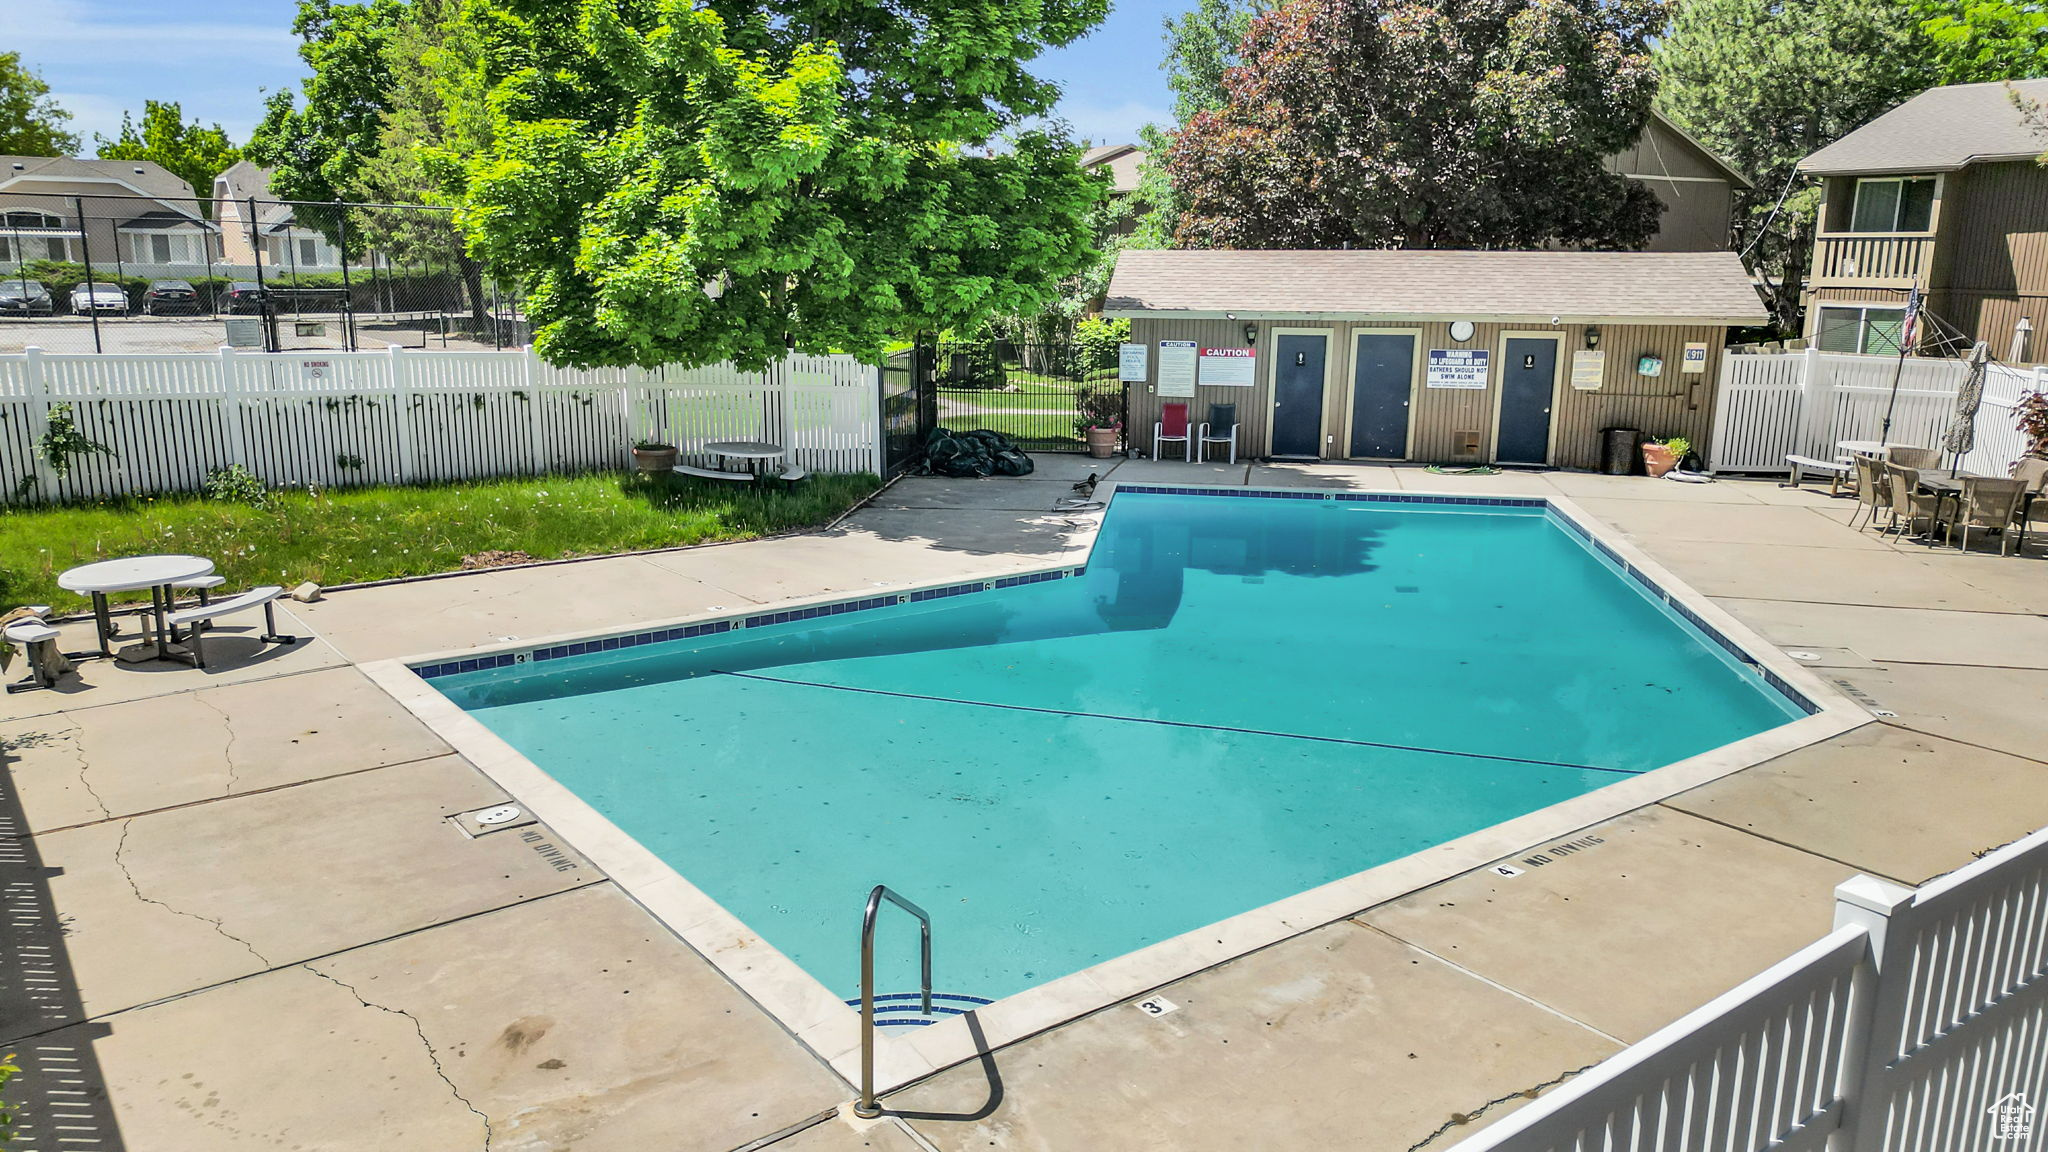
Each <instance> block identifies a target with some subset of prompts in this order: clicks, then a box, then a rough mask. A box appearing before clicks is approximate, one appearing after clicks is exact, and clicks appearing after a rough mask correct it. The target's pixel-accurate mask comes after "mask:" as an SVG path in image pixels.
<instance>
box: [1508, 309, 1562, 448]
mask: <svg viewBox="0 0 2048 1152" xmlns="http://www.w3.org/2000/svg"><path fill="white" fill-rule="evenodd" d="M1502 359H1503V360H1505V361H1506V363H1503V364H1502V365H1501V372H1500V433H1499V435H1497V436H1496V437H1495V438H1494V447H1493V459H1494V462H1495V463H1498V464H1548V463H1550V401H1551V397H1552V396H1553V395H1554V394H1555V393H1556V391H1557V341H1555V340H1518V339H1514V338H1512V337H1510V338H1509V340H1508V346H1507V355H1506V356H1504V357H1502Z"/></svg>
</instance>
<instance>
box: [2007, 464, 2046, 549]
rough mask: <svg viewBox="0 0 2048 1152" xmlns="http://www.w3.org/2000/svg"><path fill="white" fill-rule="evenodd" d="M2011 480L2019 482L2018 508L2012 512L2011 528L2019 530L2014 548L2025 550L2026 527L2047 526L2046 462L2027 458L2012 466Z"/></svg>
mask: <svg viewBox="0 0 2048 1152" xmlns="http://www.w3.org/2000/svg"><path fill="white" fill-rule="evenodd" d="M2012 478H2013V479H2014V480H2017V481H2019V482H2020V489H2021V491H2020V502H2019V506H2018V507H2016V508H2014V509H2013V510H2012V522H2013V526H2014V527H2015V528H2017V529H2019V540H2018V543H2016V544H2015V545H2014V548H2015V549H2016V550H2018V551H2020V552H2025V551H2026V549H2027V527H2028V526H2029V525H2032V524H2048V460H2040V459H2034V458H2029V459H2026V460H2022V461H2020V462H2019V463H2017V464H2014V465H2013V466H2012Z"/></svg>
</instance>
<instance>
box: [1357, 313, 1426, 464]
mask: <svg viewBox="0 0 2048 1152" xmlns="http://www.w3.org/2000/svg"><path fill="white" fill-rule="evenodd" d="M1414 380H1415V337H1414V336H1411V335H1409V334H1407V333H1402V332H1360V333H1359V334H1358V355H1357V356H1355V357H1353V358H1352V367H1351V453H1350V454H1351V455H1352V456H1353V457H1363V458H1366V459H1378V460H1399V459H1402V458H1403V457H1405V456H1407V455H1408V393H1409V386H1410V385H1411V384H1412V383H1413V382H1414Z"/></svg>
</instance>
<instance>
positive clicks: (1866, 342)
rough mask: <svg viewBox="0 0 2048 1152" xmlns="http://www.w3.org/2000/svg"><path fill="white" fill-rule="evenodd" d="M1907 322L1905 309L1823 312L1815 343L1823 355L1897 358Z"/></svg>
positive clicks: (1850, 309) (1849, 309)
mask: <svg viewBox="0 0 2048 1152" xmlns="http://www.w3.org/2000/svg"><path fill="white" fill-rule="evenodd" d="M1905 322H1906V310H1905V309H1903V308H1822V309H1821V310H1820V327H1819V328H1818V329H1816V330H1815V334H1814V335H1815V341H1814V342H1815V344H1817V345H1818V346H1819V348H1820V350H1821V351H1823V352H1869V353H1873V354H1875V355H1879V356H1896V355H1898V353H1899V330H1900V328H1901V327H1902V326H1903V325H1904V324H1905Z"/></svg>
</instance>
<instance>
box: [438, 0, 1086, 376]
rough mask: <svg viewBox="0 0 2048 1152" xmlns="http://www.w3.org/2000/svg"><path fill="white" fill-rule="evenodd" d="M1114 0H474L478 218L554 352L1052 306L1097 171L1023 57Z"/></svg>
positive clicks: (705, 355) (662, 349)
mask: <svg viewBox="0 0 2048 1152" xmlns="http://www.w3.org/2000/svg"><path fill="white" fill-rule="evenodd" d="M1103 14H1104V2H1103V0H1036V2H1034V3H1030V4H1012V3H1009V2H1007V0H898V2H896V3H892V4H888V5H846V4H843V3H839V2H838V0H776V2H775V3H773V4H772V5H770V4H766V3H761V4H748V3H746V2H744V0H731V2H721V3H718V4H717V5H716V7H712V6H706V5H701V4H692V3H688V2H685V0H645V2H637V3H623V4H612V3H602V2H599V0H590V2H587V3H582V4H576V3H567V2H564V0H473V3H472V4H471V5H470V7H469V8H468V9H466V18H467V19H468V20H469V21H470V22H471V23H472V26H473V27H474V28H476V29H477V31H478V34H479V36H480V37H481V39H482V44H483V58H484V60H485V61H486V74H487V76H488V79H489V80H490V82H491V84H492V88H491V93H490V107H491V109H492V112H493V114H494V122H493V125H492V130H493V140H492V143H491V145H490V147H489V148H488V149H486V150H485V151H483V152H482V153H481V154H479V155H477V156H476V157H474V158H473V159H472V160H471V162H470V165H469V172H468V182H467V191H466V197H465V202H464V207H463V210H462V213H461V222H462V225H463V227H464V228H465V230H466V231H467V233H468V235H469V238H470V241H471V244H472V246H473V249H474V250H475V251H476V252H478V253H479V254H480V255H483V256H484V257H485V258H486V259H488V260H489V262H490V263H491V264H492V266H493V267H494V268H501V269H515V270H517V271H518V272H519V273H520V274H521V275H522V276H523V277H524V279H525V281H526V284H527V287H528V290H529V292H528V300H529V305H530V309H529V311H530V314H531V316H532V318H533V320H534V322H535V325H536V327H535V347H536V349H537V350H538V351H539V352H540V353H541V354H542V355H543V356H545V357H547V358H548V359H550V360H551V361H554V362H557V363H568V364H579V365H591V364H627V363H632V364H643V365H654V364H662V363H669V362H680V363H690V364H697V363H707V362H711V361H717V360H723V359H730V360H733V361H735V362H738V363H740V364H743V365H747V366H750V367H752V366H758V365H761V364H764V363H766V362H768V361H770V360H773V359H775V358H777V357H779V356H781V355H782V354H783V352H784V349H785V347H786V346H790V345H793V346H795V347H797V348H799V349H804V350H812V351H821V352H822V351H825V350H828V349H837V350H843V351H847V352H852V353H855V354H857V355H860V356H863V357H875V358H878V357H879V356H880V355H881V352H882V349H883V346H884V345H885V343H886V342H887V341H888V340H890V339H892V338H894V337H896V336H899V335H901V334H906V333H909V332H912V331H916V330H938V329H947V328H950V329H954V330H971V329H973V328H975V327H976V326H977V325H978V324H979V323H980V322H981V321H983V320H985V319H987V318H989V317H994V316H1029V315H1035V314H1038V313H1039V312H1040V311H1041V310H1042V309H1043V308H1044V307H1045V306H1046V305H1047V304H1049V303H1050V302H1051V301H1052V300H1053V299H1054V298H1055V296H1056V295H1057V292H1058V286H1059V282H1060V280H1061V279H1062V278H1063V277H1066V276H1069V275H1071V274H1073V273H1075V272H1077V271H1079V270H1081V269H1082V268H1084V267H1085V266H1086V264H1087V261H1088V258H1089V256H1090V254H1091V252H1092V247H1091V236H1090V233H1089V228H1088V223H1087V215H1088V211H1089V209H1090V208H1091V207H1092V206H1093V204H1094V203H1095V202H1096V200H1097V198H1098V197H1099V196H1100V194H1101V191H1102V181H1101V180H1100V179H1099V178H1098V177H1096V176H1092V175H1090V174H1087V173H1084V172H1082V171H1081V170H1080V168H1079V166H1078V163H1077V160H1078V153H1077V150H1076V149H1075V148H1074V147H1073V145H1072V143H1071V142H1070V141H1069V140H1067V139H1066V138H1065V137H1064V135H1063V134H1061V133H1059V132H1057V131H1046V130H1024V129H1022V128H1021V127H1020V125H1021V124H1022V123H1024V122H1025V121H1027V120H1029V119H1032V118H1037V117H1044V116H1046V115H1047V114H1048V113H1050V112H1051V110H1052V105H1053V103H1054V101H1055V99H1056V98H1057V95H1058V90H1057V89H1056V88H1055V87H1054V86H1053V85H1051V84H1049V83H1046V82H1044V81H1042V80H1039V79H1038V78H1036V77H1034V76H1032V75H1031V73H1030V72H1029V71H1028V69H1027V67H1026V65H1027V64H1028V63H1029V61H1030V60H1031V59H1032V58H1033V57H1034V56H1036V55H1037V54H1038V53H1039V52H1040V51H1041V50H1043V49H1044V48H1046V47H1048V46H1053V45H1060V44H1066V43H1068V42H1070V41H1072V40H1074V39H1075V38H1077V37H1079V36H1080V35H1082V34H1083V33H1084V32H1086V31H1087V30H1088V29H1089V28H1090V27H1092V26H1093V25H1094V24H1095V23H1097V22H1098V21H1099V20H1100V19H1101V18H1102V16H1103Z"/></svg>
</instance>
